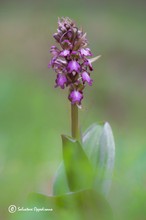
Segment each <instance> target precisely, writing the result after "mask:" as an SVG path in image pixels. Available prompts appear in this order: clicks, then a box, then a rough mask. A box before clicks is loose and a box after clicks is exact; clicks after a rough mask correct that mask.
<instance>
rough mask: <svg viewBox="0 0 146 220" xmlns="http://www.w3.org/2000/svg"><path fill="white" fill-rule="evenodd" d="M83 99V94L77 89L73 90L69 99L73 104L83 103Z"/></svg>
mask: <svg viewBox="0 0 146 220" xmlns="http://www.w3.org/2000/svg"><path fill="white" fill-rule="evenodd" d="M82 99H83V94H82V93H81V92H79V91H77V90H73V91H71V93H70V94H69V100H70V101H71V103H72V104H79V105H80V104H81V100H82Z"/></svg>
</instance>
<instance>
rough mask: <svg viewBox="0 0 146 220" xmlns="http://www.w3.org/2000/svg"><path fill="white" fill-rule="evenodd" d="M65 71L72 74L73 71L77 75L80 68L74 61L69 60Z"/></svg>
mask: <svg viewBox="0 0 146 220" xmlns="http://www.w3.org/2000/svg"><path fill="white" fill-rule="evenodd" d="M67 70H68V72H69V73H72V72H73V71H75V72H77V73H79V72H80V70H81V66H80V64H79V63H78V62H77V61H76V60H71V61H69V63H68V66H67Z"/></svg>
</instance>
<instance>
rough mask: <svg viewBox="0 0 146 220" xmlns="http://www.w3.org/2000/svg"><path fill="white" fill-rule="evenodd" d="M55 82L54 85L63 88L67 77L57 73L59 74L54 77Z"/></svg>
mask: <svg viewBox="0 0 146 220" xmlns="http://www.w3.org/2000/svg"><path fill="white" fill-rule="evenodd" d="M55 82H56V85H55V87H58V86H60V87H61V88H62V89H64V86H65V84H66V83H67V78H66V76H65V75H63V74H61V73H59V74H58V75H57V78H56V81H55Z"/></svg>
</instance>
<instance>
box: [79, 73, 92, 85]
mask: <svg viewBox="0 0 146 220" xmlns="http://www.w3.org/2000/svg"><path fill="white" fill-rule="evenodd" d="M81 75H82V80H83V82H84V83H85V82H87V83H88V85H89V86H92V82H93V80H92V79H91V78H90V76H89V74H88V73H87V72H86V71H84V72H82V74H81Z"/></svg>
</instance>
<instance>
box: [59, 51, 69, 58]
mask: <svg viewBox="0 0 146 220" xmlns="http://www.w3.org/2000/svg"><path fill="white" fill-rule="evenodd" d="M69 54H70V51H69V50H62V51H61V52H60V54H59V55H60V56H62V57H66V56H67V55H69Z"/></svg>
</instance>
